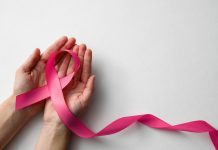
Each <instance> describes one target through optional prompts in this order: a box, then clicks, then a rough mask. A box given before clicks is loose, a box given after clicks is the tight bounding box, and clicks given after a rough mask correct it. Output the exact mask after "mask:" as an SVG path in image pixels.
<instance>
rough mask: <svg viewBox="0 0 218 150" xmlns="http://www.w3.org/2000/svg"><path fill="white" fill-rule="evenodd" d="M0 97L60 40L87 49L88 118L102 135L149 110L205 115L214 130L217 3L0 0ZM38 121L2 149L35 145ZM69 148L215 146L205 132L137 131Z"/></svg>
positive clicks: (174, 118) (173, 115)
mask: <svg viewBox="0 0 218 150" xmlns="http://www.w3.org/2000/svg"><path fill="white" fill-rule="evenodd" d="M0 19H1V21H0V41H1V42H0V68H1V71H0V83H1V86H0V91H1V94H0V100H1V102H2V101H3V100H4V99H5V98H6V97H7V96H8V95H9V94H10V91H11V89H12V85H13V80H14V72H15V70H16V68H17V67H18V66H19V65H20V64H21V63H22V62H23V61H24V59H25V58H26V57H27V56H28V55H29V54H30V53H31V52H32V50H33V49H34V48H35V47H39V48H41V49H45V48H46V47H47V46H48V45H49V44H50V43H51V42H53V40H55V39H56V38H58V37H59V36H61V35H68V36H74V37H76V38H77V39H78V43H81V42H84V43H86V44H87V45H88V46H89V47H90V48H92V49H93V54H94V62H93V66H94V73H95V74H96V75H97V84H96V91H95V96H94V98H93V102H92V104H91V106H90V108H89V110H88V113H87V115H86V116H85V118H84V121H85V122H86V124H88V126H89V127H91V128H92V129H93V130H95V131H98V130H100V129H101V128H102V127H104V126H105V125H106V124H107V123H109V122H111V121H113V120H114V119H116V118H118V117H122V116H124V115H134V114H141V113H152V114H154V115H157V116H158V117H160V118H162V119H164V120H166V121H168V122H169V123H172V124H176V123H182V122H186V121H191V120H196V119H203V120H206V121H208V122H209V123H211V124H212V125H214V126H215V127H217V128H218V120H217V115H218V109H217V105H218V28H217V26H218V1H216V0H164V1H163V0H153V1H151V0H146V1H145V0H138V1H136V0H132V1H130V0H110V1H102V0H94V1H89V0H87V1H84V0H80V1H75V0H74V1H73V0H68V1H66V0H65V1H64V0H60V1H54V0H53V1H52V0H50V1H44V0H38V1H27V0H26V1H24V0H17V1H12V0H0ZM41 117H42V116H38V117H36V118H35V119H34V120H33V121H31V122H30V124H28V126H27V127H26V128H25V129H24V130H22V132H21V133H20V134H19V136H17V137H16V139H15V140H14V141H13V142H12V143H11V144H10V146H9V147H8V148H7V149H8V150H25V149H26V150H29V149H33V148H34V145H35V143H36V141H37V138H38V136H39V132H40V128H41ZM70 147H71V148H69V149H74V150H87V149H89V150H111V149H113V150H120V149H126V150H132V149H135V150H136V149H137V150H141V149H148V150H169V149H176V150H184V149H188V150H191V149H198V150H206V149H211V150H212V149H213V146H212V144H211V142H210V140H209V137H208V135H207V134H192V133H172V132H165V131H157V130H153V129H149V128H147V127H144V126H142V125H135V126H132V127H130V128H128V129H126V130H125V131H123V132H121V133H119V134H116V135H112V136H107V137H103V138H96V139H91V140H84V139H80V138H78V137H74V138H73V139H72V142H71V146H70Z"/></svg>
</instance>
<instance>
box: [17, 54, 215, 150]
mask: <svg viewBox="0 0 218 150" xmlns="http://www.w3.org/2000/svg"><path fill="white" fill-rule="evenodd" d="M65 52H68V53H69V54H70V55H71V56H72V58H73V60H74V71H73V73H71V74H69V75H67V76H66V77H64V78H61V79H59V78H58V74H57V72H56V70H55V67H54V65H55V59H56V56H57V55H58V54H59V53H53V54H52V55H51V56H50V57H49V59H48V62H47V64H46V69H45V72H46V81H47V85H45V86H42V87H39V88H36V89H33V90H31V91H28V92H26V93H23V94H21V95H18V96H17V97H16V109H17V110H18V109H23V108H25V107H28V106H30V105H32V104H35V103H37V102H39V101H42V100H45V99H46V98H48V97H51V100H52V104H53V106H54V108H55V110H56V112H57V113H58V115H59V117H60V119H61V120H62V122H63V123H64V124H65V125H66V126H67V127H68V128H69V130H71V131H72V132H73V133H75V134H76V135H78V136H80V137H82V138H92V137H95V136H104V135H110V134H114V133H117V132H119V131H121V130H123V129H125V128H127V127H128V126H130V125H131V124H133V123H136V122H139V123H141V124H143V125H147V126H149V127H151V128H156V129H163V130H173V131H187V132H195V133H202V132H208V133H209V135H210V138H211V141H212V143H213V145H214V147H215V148H216V150H218V131H217V130H216V129H215V128H214V127H212V126H211V125H210V124H208V123H207V122H205V121H202V120H197V121H191V122H186V123H182V124H178V125H170V124H168V123H167V122H165V121H163V120H161V119H159V118H157V117H156V116H154V115H151V114H143V115H135V116H127V117H122V118H119V119H117V120H115V121H113V122H112V123H110V124H109V125H107V126H106V127H105V128H103V129H102V130H100V131H99V132H97V133H95V132H93V131H92V130H90V129H89V128H88V127H87V126H86V125H84V124H83V123H82V122H81V121H80V120H79V119H78V118H76V117H75V116H74V115H73V113H72V112H71V111H70V109H69V108H68V106H67V104H66V102H65V99H64V95H63V92H62V90H63V88H64V87H66V86H67V84H68V83H69V82H70V81H71V80H72V79H73V77H74V75H75V74H76V72H77V71H78V69H79V68H80V61H79V58H78V56H77V55H76V54H75V53H73V52H72V51H69V50H65Z"/></svg>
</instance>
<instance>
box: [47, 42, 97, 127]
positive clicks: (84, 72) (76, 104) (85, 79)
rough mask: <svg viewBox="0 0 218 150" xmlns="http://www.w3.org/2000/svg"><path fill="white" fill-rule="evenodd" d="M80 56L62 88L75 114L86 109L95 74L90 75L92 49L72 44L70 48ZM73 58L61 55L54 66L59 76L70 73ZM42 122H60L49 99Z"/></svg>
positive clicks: (79, 113) (77, 114)
mask: <svg viewBox="0 0 218 150" xmlns="http://www.w3.org/2000/svg"><path fill="white" fill-rule="evenodd" d="M72 50H73V51H74V52H75V53H76V54H78V56H79V58H80V63H81V67H80V69H79V71H78V72H77V74H76V76H75V78H74V79H73V80H72V81H71V83H69V85H67V87H65V88H64V89H63V93H64V97H65V100H66V103H67V105H68V107H69V108H70V110H71V111H72V113H73V114H75V115H76V116H79V115H81V113H82V112H83V111H84V110H85V109H86V107H87V106H88V104H89V101H90V98H91V96H92V93H93V89H94V80H95V76H94V75H91V61H92V51H91V50H90V49H87V48H86V46H85V45H84V44H82V45H80V46H77V45H76V46H74V47H73V49H72ZM72 66H73V60H72V59H71V56H70V55H69V54H66V55H65V56H63V57H62V58H61V60H60V62H59V63H58V65H57V66H56V69H57V72H58V76H59V78H62V77H64V76H66V75H68V74H69V73H72V71H73V70H72ZM44 122H45V123H49V124H50V123H52V125H54V124H53V123H55V124H62V123H61V121H60V119H59V116H58V114H57V113H56V111H55V110H54V107H53V105H52V101H51V99H48V100H47V101H46V105H45V112H44Z"/></svg>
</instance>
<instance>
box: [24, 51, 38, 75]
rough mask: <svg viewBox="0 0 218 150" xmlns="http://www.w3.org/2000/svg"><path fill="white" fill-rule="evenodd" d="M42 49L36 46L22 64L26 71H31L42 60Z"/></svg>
mask: <svg viewBox="0 0 218 150" xmlns="http://www.w3.org/2000/svg"><path fill="white" fill-rule="evenodd" d="M40 53H41V52H40V49H38V48H36V49H35V50H34V52H33V53H32V54H31V55H30V56H29V57H28V58H27V60H26V61H25V62H24V64H23V65H22V69H23V71H24V72H30V71H31V70H32V69H33V68H34V67H35V65H36V64H37V63H38V61H39V60H40Z"/></svg>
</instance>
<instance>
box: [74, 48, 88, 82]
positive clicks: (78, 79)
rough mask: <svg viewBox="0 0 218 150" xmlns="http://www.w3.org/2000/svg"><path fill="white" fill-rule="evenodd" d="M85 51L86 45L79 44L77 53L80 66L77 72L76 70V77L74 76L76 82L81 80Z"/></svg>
mask: <svg viewBox="0 0 218 150" xmlns="http://www.w3.org/2000/svg"><path fill="white" fill-rule="evenodd" d="M85 51H86V45H85V44H81V45H80V46H79V52H78V57H79V59H80V64H81V66H80V68H79V70H78V72H77V74H76V76H75V79H76V80H77V81H80V80H81V71H82V67H83V65H82V64H83V59H84V54H85Z"/></svg>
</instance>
